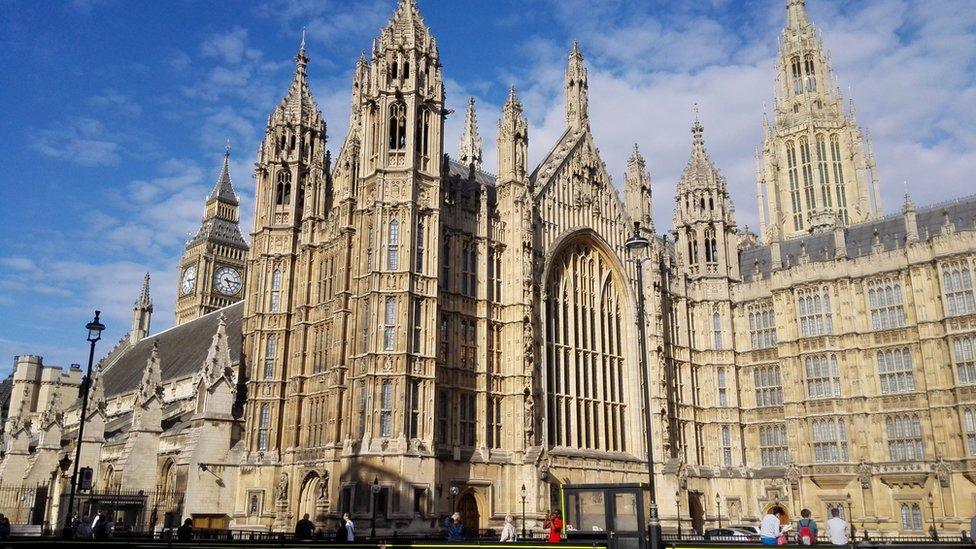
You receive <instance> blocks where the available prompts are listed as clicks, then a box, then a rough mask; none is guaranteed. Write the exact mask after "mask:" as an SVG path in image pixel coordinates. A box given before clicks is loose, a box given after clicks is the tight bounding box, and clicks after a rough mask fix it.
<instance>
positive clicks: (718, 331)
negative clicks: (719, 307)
mask: <svg viewBox="0 0 976 549" xmlns="http://www.w3.org/2000/svg"><path fill="white" fill-rule="evenodd" d="M712 338H713V340H714V344H715V348H716V349H721V348H722V315H720V314H718V311H715V312H714V313H712Z"/></svg>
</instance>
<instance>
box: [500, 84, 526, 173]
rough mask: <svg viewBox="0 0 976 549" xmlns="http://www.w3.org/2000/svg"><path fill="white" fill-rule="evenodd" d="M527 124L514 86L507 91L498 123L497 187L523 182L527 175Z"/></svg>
mask: <svg viewBox="0 0 976 549" xmlns="http://www.w3.org/2000/svg"><path fill="white" fill-rule="evenodd" d="M528 148H529V124H528V122H527V121H526V120H525V116H524V115H523V114H522V103H521V102H519V100H518V95H517V94H516V92H515V86H512V87H511V89H509V91H508V100H507V101H505V105H504V106H503V107H502V118H501V120H500V121H499V122H498V180H497V181H498V185H499V186H501V185H504V184H505V183H508V182H512V181H524V180H525V179H526V177H527V174H528Z"/></svg>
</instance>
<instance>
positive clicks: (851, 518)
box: [847, 492, 867, 540]
mask: <svg viewBox="0 0 976 549" xmlns="http://www.w3.org/2000/svg"><path fill="white" fill-rule="evenodd" d="M853 503H854V498H852V497H851V493H850V492H848V493H847V521H848V522H849V523H850V525H851V539H852V540H853V539H854V534H855V531H854V512H853V511H851V509H852V507H851V504H853ZM864 532H865V533H867V529H865V530H864Z"/></svg>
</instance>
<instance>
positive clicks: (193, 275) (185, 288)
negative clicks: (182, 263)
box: [180, 265, 197, 295]
mask: <svg viewBox="0 0 976 549" xmlns="http://www.w3.org/2000/svg"><path fill="white" fill-rule="evenodd" d="M196 285H197V267H196V265H190V266H189V267H187V268H186V270H184V271H183V280H182V281H180V294H181V295H187V294H189V293H190V292H192V291H193V289H194V288H195V287H196Z"/></svg>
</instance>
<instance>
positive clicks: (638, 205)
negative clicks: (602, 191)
mask: <svg viewBox="0 0 976 549" xmlns="http://www.w3.org/2000/svg"><path fill="white" fill-rule="evenodd" d="M624 187H625V190H624V202H625V203H626V207H627V214H628V216H629V217H630V220H631V221H632V222H639V223H640V226H641V229H642V231H644V232H646V233H647V234H645V235H644V236H645V238H649V237H650V235H653V234H654V220H653V208H652V202H651V175H650V174H649V173H647V163H646V162H644V157H643V156H641V153H640V151H639V150H638V149H637V144H636V143H634V151H633V152H632V153H631V155H630V160H628V161H627V176H626V178H625V183H624Z"/></svg>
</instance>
